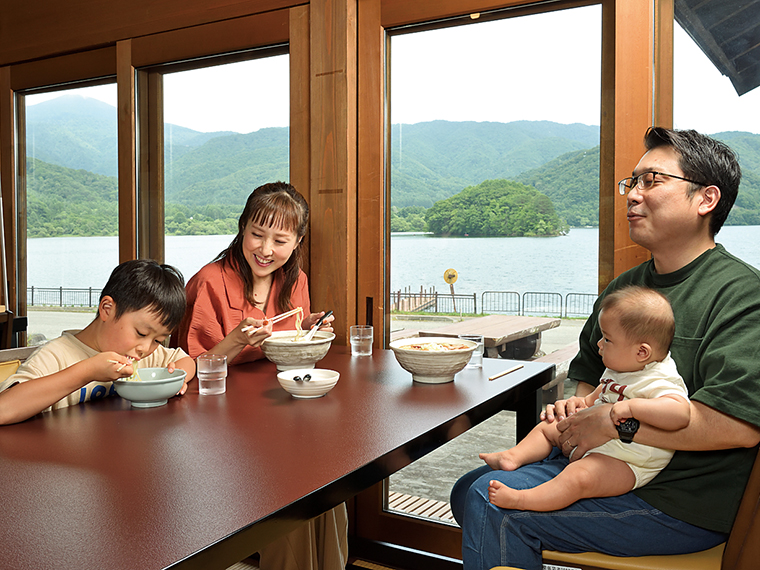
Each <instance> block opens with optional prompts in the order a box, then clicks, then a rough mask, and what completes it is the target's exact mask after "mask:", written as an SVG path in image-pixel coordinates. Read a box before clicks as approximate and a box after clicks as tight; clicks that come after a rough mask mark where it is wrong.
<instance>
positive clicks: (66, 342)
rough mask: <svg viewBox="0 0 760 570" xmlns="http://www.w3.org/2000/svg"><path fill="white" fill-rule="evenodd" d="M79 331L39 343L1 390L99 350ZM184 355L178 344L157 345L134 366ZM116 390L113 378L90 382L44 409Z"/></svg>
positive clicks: (160, 363)
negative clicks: (79, 335) (88, 343)
mask: <svg viewBox="0 0 760 570" xmlns="http://www.w3.org/2000/svg"><path fill="white" fill-rule="evenodd" d="M78 332H79V331H65V332H64V333H63V334H62V335H61V336H60V337H58V338H56V339H54V340H51V341H50V342H48V343H47V344H44V345H42V346H41V347H40V348H39V349H38V350H37V351H36V352H34V353H33V354H32V355H31V356H30V357H29V358H28V359H27V360H26V361H25V362H23V363H22V364H21V366H19V369H18V370H17V371H16V373H15V374H13V375H11V376H9V377H8V379H7V380H4V381H3V382H2V383H0V392H2V391H3V390H7V389H8V388H10V387H11V386H13V385H14V384H18V383H19V382H27V381H29V380H33V379H34V378H40V377H42V376H48V375H50V374H54V373H56V372H60V371H61V370H63V369H65V368H68V367H69V366H72V365H73V364H76V363H77V362H81V361H82V360H86V359H88V358H90V357H92V356H95V355H97V354H99V353H98V351H97V350H95V349H93V348H90V347H89V346H87V345H86V344H84V343H83V342H81V341H80V340H79V339H77V338H76V337H75V336H74V335H75V334H76V333H78ZM185 357H187V353H186V352H185V351H184V350H182V349H181V348H175V349H170V348H166V347H164V346H162V345H159V346H158V348H157V349H156V350H155V351H153V353H152V354H150V355H149V356H146V357H145V358H143V359H142V360H140V361H139V362H137V363H136V365H137V368H150V367H160V368H165V367H166V366H168V365H169V364H170V363H172V362H177V361H178V360H180V359H181V358H185ZM115 394H116V391H115V389H114V387H113V382H90V383H89V384H86V385H85V386H82V387H81V388H80V389H79V390H77V391H75V392H72V393H71V394H69V395H68V396H66V397H65V398H62V399H60V400H59V401H58V402H56V403H55V404H53V405H52V406H50V407H49V408H47V409H46V410H43V411H44V412H48V411H50V410H57V409H59V408H65V407H67V406H73V405H76V404H81V403H82V402H86V401H88V400H96V399H100V398H103V397H105V396H110V395H115Z"/></svg>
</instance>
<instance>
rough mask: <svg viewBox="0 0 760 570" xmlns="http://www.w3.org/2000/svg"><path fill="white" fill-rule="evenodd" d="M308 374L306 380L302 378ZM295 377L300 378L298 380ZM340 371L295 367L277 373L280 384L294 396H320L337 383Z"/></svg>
mask: <svg viewBox="0 0 760 570" xmlns="http://www.w3.org/2000/svg"><path fill="white" fill-rule="evenodd" d="M307 376H309V377H310V378H309V379H308V380H304V378H306V377H307ZM295 378H301V380H300V381H298V380H295ZM338 378H340V372H336V371H335V370H325V369H322V368H296V369H293V370H285V371H283V372H280V373H278V374H277V380H278V381H279V382H280V386H282V387H283V388H285V390H286V391H287V392H288V393H289V394H290V395H291V396H293V397H294V398H302V399H310V398H321V397H322V396H324V395H325V394H327V393H328V392H329V391H330V390H332V389H333V386H335V385H336V384H337V383H338Z"/></svg>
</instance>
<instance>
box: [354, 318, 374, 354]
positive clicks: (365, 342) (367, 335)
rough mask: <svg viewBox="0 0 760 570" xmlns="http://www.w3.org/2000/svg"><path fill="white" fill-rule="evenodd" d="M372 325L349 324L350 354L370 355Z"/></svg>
mask: <svg viewBox="0 0 760 570" xmlns="http://www.w3.org/2000/svg"><path fill="white" fill-rule="evenodd" d="M372 334H373V333H372V325H353V326H351V356H372Z"/></svg>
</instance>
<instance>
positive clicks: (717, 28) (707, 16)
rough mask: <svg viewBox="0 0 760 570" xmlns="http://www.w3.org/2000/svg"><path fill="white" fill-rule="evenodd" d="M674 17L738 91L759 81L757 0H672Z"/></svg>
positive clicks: (759, 14)
mask: <svg viewBox="0 0 760 570" xmlns="http://www.w3.org/2000/svg"><path fill="white" fill-rule="evenodd" d="M675 17H676V21H677V22H678V23H679V24H680V25H681V27H682V28H683V29H684V30H686V33H688V34H689V35H690V36H691V38H692V39H693V40H694V41H695V42H696V44H697V45H698V46H699V47H700V48H701V49H702V51H703V52H704V53H705V55H706V56H707V57H708V58H709V59H710V61H711V62H712V63H713V65H715V67H716V68H718V70H719V71H720V72H721V73H722V74H723V75H725V76H727V77H728V78H729V79H730V80H731V83H733V85H734V89H736V92H737V93H738V94H739V95H743V94H745V93H747V92H748V91H751V90H752V89H754V88H755V87H757V86H758V85H760V0H752V1H741V0H675Z"/></svg>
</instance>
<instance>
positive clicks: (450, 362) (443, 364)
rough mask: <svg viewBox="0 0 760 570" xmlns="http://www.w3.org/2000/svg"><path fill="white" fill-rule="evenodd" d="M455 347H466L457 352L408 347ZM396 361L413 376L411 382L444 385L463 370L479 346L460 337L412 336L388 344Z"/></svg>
mask: <svg viewBox="0 0 760 570" xmlns="http://www.w3.org/2000/svg"><path fill="white" fill-rule="evenodd" d="M427 343H435V344H457V345H465V346H467V348H460V349H457V350H440V351H435V350H416V349H413V348H409V346H410V345H413V344H416V345H420V344H427ZM389 346H390V348H391V350H393V354H395V355H396V360H398V363H399V364H400V365H401V368H403V369H404V370H406V371H408V372H411V373H412V379H413V380H414V381H415V382H423V383H425V384H443V383H445V382H452V381H453V380H454V375H455V374H456V373H457V372H459V371H460V370H462V369H463V368H464V367H465V366H467V363H468V362H469V361H470V356H471V355H472V352H473V350H475V348H476V347H477V346H478V345H477V343H475V342H472V341H470V340H463V339H459V338H451V337H443V336H431V337H412V338H402V339H399V340H394V341H393V342H392V343H390V345H389Z"/></svg>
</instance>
